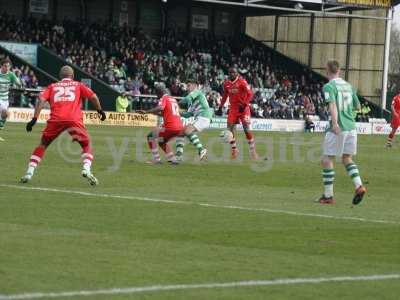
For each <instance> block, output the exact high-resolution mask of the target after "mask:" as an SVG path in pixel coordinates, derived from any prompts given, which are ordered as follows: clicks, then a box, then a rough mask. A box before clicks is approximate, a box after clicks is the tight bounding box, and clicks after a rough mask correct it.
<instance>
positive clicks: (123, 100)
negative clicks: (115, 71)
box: [115, 95, 129, 112]
mask: <svg viewBox="0 0 400 300" xmlns="http://www.w3.org/2000/svg"><path fill="white" fill-rule="evenodd" d="M128 106H129V100H128V97H127V96H125V95H121V96H118V97H117V99H116V100H115V110H116V111H117V112H126V109H127V108H128Z"/></svg>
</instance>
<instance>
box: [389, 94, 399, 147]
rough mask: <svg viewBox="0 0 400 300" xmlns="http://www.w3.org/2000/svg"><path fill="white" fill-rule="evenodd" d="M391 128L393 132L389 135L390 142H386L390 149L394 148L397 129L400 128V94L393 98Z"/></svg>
mask: <svg viewBox="0 0 400 300" xmlns="http://www.w3.org/2000/svg"><path fill="white" fill-rule="evenodd" d="M391 126H392V132H391V133H390V134H389V137H388V140H387V142H386V147H388V148H390V147H392V145H393V141H394V137H395V136H396V132H397V129H398V128H399V127H400V94H399V95H397V96H395V97H394V98H393V102H392V123H391Z"/></svg>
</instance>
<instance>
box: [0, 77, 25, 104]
mask: <svg viewBox="0 0 400 300" xmlns="http://www.w3.org/2000/svg"><path fill="white" fill-rule="evenodd" d="M13 85H17V86H20V85H21V82H20V80H19V79H18V77H17V76H16V75H15V74H14V73H13V72H11V71H9V72H7V73H5V74H4V73H1V71H0V101H8V96H9V94H10V88H11V86H13Z"/></svg>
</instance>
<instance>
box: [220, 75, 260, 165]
mask: <svg viewBox="0 0 400 300" xmlns="http://www.w3.org/2000/svg"><path fill="white" fill-rule="evenodd" d="M228 97H229V103H230V107H229V113H228V129H229V130H230V131H231V132H232V134H233V139H232V141H231V142H230V144H231V148H232V159H236V157H237V156H238V153H239V150H238V149H237V146H236V124H239V122H240V123H242V125H243V130H244V133H245V134H246V138H247V141H248V143H249V147H250V157H251V158H252V159H258V155H257V152H256V145H255V141H254V137H253V134H252V133H251V131H250V121H251V119H250V118H251V112H250V102H251V100H252V99H253V92H252V91H251V88H250V86H249V84H248V83H247V81H246V80H245V79H244V78H242V77H241V76H239V73H238V71H237V70H236V68H230V69H229V80H226V81H225V82H224V95H223V97H222V100H221V104H220V106H219V108H218V111H217V112H216V115H218V116H221V115H222V108H223V106H224V104H225V102H226V100H227V99H228Z"/></svg>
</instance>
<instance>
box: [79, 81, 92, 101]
mask: <svg viewBox="0 0 400 300" xmlns="http://www.w3.org/2000/svg"><path fill="white" fill-rule="evenodd" d="M80 92H81V98H82V99H87V98H91V97H92V96H93V95H94V94H95V93H94V92H93V91H92V90H91V89H90V88H88V87H87V86H86V85H84V84H83V83H81V84H80Z"/></svg>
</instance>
